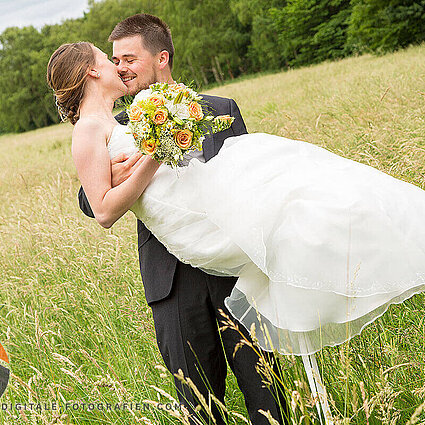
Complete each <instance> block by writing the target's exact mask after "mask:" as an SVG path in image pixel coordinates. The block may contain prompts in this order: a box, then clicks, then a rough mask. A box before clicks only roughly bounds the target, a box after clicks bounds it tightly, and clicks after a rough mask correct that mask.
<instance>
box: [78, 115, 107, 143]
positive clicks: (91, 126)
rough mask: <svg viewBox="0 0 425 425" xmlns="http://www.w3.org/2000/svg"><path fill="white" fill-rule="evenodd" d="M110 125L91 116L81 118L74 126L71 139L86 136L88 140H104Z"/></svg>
mask: <svg viewBox="0 0 425 425" xmlns="http://www.w3.org/2000/svg"><path fill="white" fill-rule="evenodd" d="M110 127H111V126H110V125H109V123H107V122H101V121H100V120H98V119H95V118H92V117H87V118H81V119H79V120H78V121H77V123H76V124H75V126H74V130H73V132H72V139H73V141H78V140H80V139H87V138H89V139H90V140H96V139H97V140H99V139H104V140H106V137H107V135H108V134H109V132H110Z"/></svg>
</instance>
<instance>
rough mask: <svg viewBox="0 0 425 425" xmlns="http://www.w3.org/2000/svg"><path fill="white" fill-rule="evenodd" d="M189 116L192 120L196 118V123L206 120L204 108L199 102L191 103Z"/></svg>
mask: <svg viewBox="0 0 425 425" xmlns="http://www.w3.org/2000/svg"><path fill="white" fill-rule="evenodd" d="M189 114H190V117H191V118H195V120H196V121H199V120H201V119H202V118H204V113H203V112H202V107H201V105H200V104H199V103H198V102H190V103H189Z"/></svg>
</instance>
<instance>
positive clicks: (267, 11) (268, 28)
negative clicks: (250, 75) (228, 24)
mask: <svg viewBox="0 0 425 425" xmlns="http://www.w3.org/2000/svg"><path fill="white" fill-rule="evenodd" d="M286 3H287V2H286V0H271V1H269V0H231V2H230V7H231V9H232V10H233V12H234V13H235V14H236V15H237V17H238V19H239V21H240V22H241V23H242V25H244V29H245V31H246V32H248V33H249V37H250V44H249V47H248V52H247V59H248V63H247V66H249V68H248V69H249V70H250V71H257V72H258V71H267V70H274V69H280V68H282V67H283V66H284V65H285V64H286V60H285V55H284V54H283V52H282V50H281V48H280V46H279V43H278V42H277V36H278V34H279V32H280V31H282V30H284V29H283V28H281V25H280V23H281V19H280V18H281V13H282V11H283V9H284V7H285V6H286Z"/></svg>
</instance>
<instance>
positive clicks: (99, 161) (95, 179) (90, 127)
mask: <svg viewBox="0 0 425 425" xmlns="http://www.w3.org/2000/svg"><path fill="white" fill-rule="evenodd" d="M106 138H107V134H105V128H104V127H103V126H102V125H101V124H100V123H99V122H98V121H97V120H96V121H95V120H84V121H81V122H78V123H77V124H76V125H75V127H74V132H73V135H72V156H73V159H74V163H75V166H76V168H77V173H78V177H79V179H80V181H81V184H82V186H83V188H84V191H85V193H86V195H87V198H88V200H89V203H90V206H91V208H92V210H93V213H94V216H95V218H96V220H97V221H98V223H99V224H100V225H101V226H103V227H106V228H109V227H111V226H112V225H113V224H114V223H115V222H116V221H117V220H118V219H119V218H120V217H121V216H123V215H124V214H125V213H126V212H127V211H128V209H129V208H130V207H131V206H132V205H133V204H134V202H136V200H137V199H138V198H139V196H140V195H141V194H142V193H143V191H144V190H145V188H146V186H147V185H148V183H149V182H150V180H151V178H152V177H153V175H154V174H155V172H156V170H157V169H158V168H159V166H160V164H159V163H158V162H156V161H154V160H152V159H151V158H150V157H147V156H143V157H141V158H140V159H139V160H138V161H137V162H136V164H135V165H134V172H133V174H132V175H131V176H130V177H129V178H128V179H127V180H125V181H124V182H123V183H121V184H120V185H118V186H116V187H112V184H111V161H110V158H109V154H108V150H107V148H106Z"/></svg>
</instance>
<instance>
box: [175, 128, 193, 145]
mask: <svg viewBox="0 0 425 425" xmlns="http://www.w3.org/2000/svg"><path fill="white" fill-rule="evenodd" d="M175 138H176V143H177V146H179V147H180V148H182V149H188V148H190V145H191V144H192V132H191V131H190V130H188V129H185V130H179V131H177V132H176V135H175Z"/></svg>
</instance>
